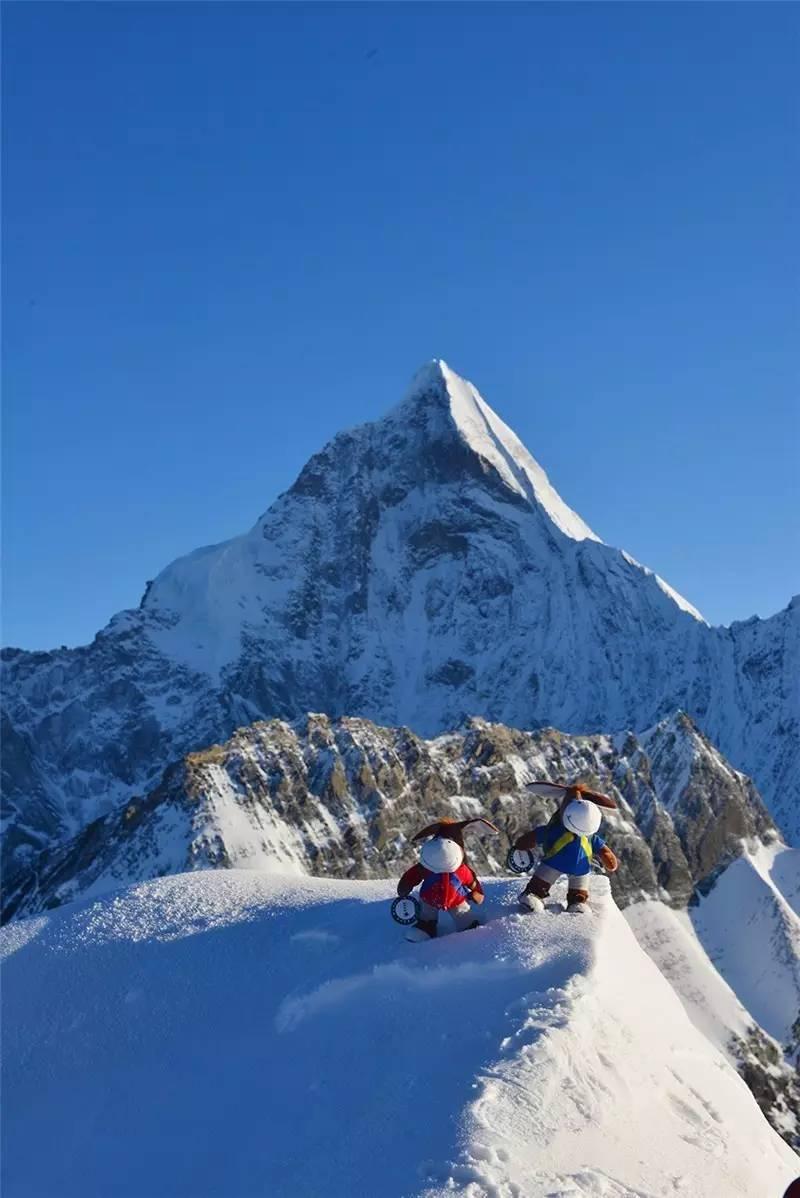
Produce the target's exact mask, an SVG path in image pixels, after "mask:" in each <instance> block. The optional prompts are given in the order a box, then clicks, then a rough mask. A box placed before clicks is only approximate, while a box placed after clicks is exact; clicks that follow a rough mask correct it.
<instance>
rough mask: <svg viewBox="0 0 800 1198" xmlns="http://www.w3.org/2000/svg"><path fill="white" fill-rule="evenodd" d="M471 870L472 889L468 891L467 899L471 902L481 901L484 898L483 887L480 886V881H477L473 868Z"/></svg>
mask: <svg viewBox="0 0 800 1198" xmlns="http://www.w3.org/2000/svg"><path fill="white" fill-rule="evenodd" d="M471 872H472V890H471V891H470V894H469V901H470V902H471V903H482V902H483V900H484V898H485V895H484V893H483V887H482V886H481V884H480V882H479V881H478V875H477V874H476V873H475V870H474V869H473V870H472V871H471Z"/></svg>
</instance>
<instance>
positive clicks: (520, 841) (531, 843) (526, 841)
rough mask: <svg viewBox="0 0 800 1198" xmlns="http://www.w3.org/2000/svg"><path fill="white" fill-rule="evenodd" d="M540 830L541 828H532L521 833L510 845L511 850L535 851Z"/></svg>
mask: <svg viewBox="0 0 800 1198" xmlns="http://www.w3.org/2000/svg"><path fill="white" fill-rule="evenodd" d="M542 830H543V829H542V828H534V829H533V830H532V831H530V832H523V833H522V835H521V836H518V837H517V839H516V840H515V841H514V843H513V844H512V846H511V847H512V849H528V850H530V849H535V848H536V845H537V844H538V843H539V833H540V832H541V831H542Z"/></svg>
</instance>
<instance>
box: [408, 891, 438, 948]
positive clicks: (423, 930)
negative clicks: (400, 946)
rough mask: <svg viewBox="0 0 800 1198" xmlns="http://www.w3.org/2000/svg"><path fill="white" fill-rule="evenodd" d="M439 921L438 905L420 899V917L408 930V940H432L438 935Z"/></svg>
mask: <svg viewBox="0 0 800 1198" xmlns="http://www.w3.org/2000/svg"><path fill="white" fill-rule="evenodd" d="M438 922H439V912H438V911H437V909H436V907H431V905H430V904H429V903H424V902H422V900H420V904H419V919H418V920H417V922H416V923H415V924H413V925H412V926H411V927H410V928H409V929H408V931H407V932H406V940H411V941H417V940H432V939H433V938H434V936H435V935H436V925H437V923H438Z"/></svg>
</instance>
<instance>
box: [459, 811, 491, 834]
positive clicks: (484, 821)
mask: <svg viewBox="0 0 800 1198" xmlns="http://www.w3.org/2000/svg"><path fill="white" fill-rule="evenodd" d="M467 824H486V827H487V828H491V829H492V831H493V832H498V833H499V831H500V829H499V828H496V827H495V825H494V824H493V823H492V822H491V820H488V819H484V818H483V816H482V815H476V816H475V818H474V819H464V820H462V821H461V826H462V828H466V826H467Z"/></svg>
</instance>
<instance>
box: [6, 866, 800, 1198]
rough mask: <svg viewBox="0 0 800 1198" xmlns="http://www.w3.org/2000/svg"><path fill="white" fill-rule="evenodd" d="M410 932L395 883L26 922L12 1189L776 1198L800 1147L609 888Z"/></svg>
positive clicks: (16, 995)
mask: <svg viewBox="0 0 800 1198" xmlns="http://www.w3.org/2000/svg"><path fill="white" fill-rule="evenodd" d="M517 886H518V883H514V884H510V883H505V882H494V883H490V885H489V900H488V904H487V906H488V910H487V917H488V920H489V922H488V923H487V926H485V927H484V928H482V929H480V930H479V931H477V932H471V933H465V934H463V935H448V936H444V937H442V938H441V939H439V940H438V941H436V942H434V943H431V944H426V945H423V946H409V945H406V944H404V943H401V942H399V941H398V937H399V930H398V929H397V928H396V927H395V926H394V925H393V924H391V923H390V921H389V919H388V912H387V903H386V900H387V898H388V896H389V895H390V893H391V887H390V886H389V885H388V884H387V883H385V882H329V881H321V880H311V879H303V880H298V879H291V878H285V879H276V878H273V879H267V878H265V877H264V876H262V875H258V874H254V873H247V872H242V871H227V872H224V873H219V872H212V873H198V874H191V875H183V876H179V877H173V878H168V879H162V880H159V881H155V882H150V883H147V884H144V885H141V886H139V887H136V888H134V889H132V890H128V891H123V892H120V893H118V894H117V895H115V896H113V897H108V898H105V899H103V900H98V901H96V902H94V903H87V904H83V905H80V906H74V907H71V908H64V909H63V910H61V911H59V912H56V913H54V914H52V915H49V916H40V917H37V918H34V919H31V920H27V921H22V922H19V923H16V924H13V925H10V926H9V927H7V928H5V929H4V930H3V931H2V933H0V943H2V951H3V953H4V955H5V961H4V966H3V969H4V973H3V984H4V1024H5V1059H4V1076H3V1083H4V1096H5V1107H6V1109H5V1112H4V1120H3V1128H2V1130H3V1136H4V1145H3V1149H4V1150H3V1154H2V1168H3V1194H4V1198H52V1196H53V1195H56V1194H57V1195H59V1198H72V1196H73V1195H74V1196H75V1198H93V1196H97V1198H100V1196H101V1195H102V1196H103V1198H105V1196H107V1195H110V1194H113V1195H114V1196H115V1198H142V1196H143V1195H147V1198H182V1196H185V1198H256V1196H258V1198H261V1196H264V1198H266V1196H267V1195H269V1198H310V1196H313V1198H317V1196H318V1195H319V1194H320V1193H325V1194H326V1195H329V1196H330V1198H337V1196H339V1195H341V1196H342V1198H345V1196H347V1198H351V1196H352V1195H354V1194H365V1195H372V1194H378V1193H379V1194H381V1195H382V1198H413V1196H418V1198H421V1196H422V1195H426V1196H427V1198H434V1196H437V1198H438V1196H442V1198H443V1196H444V1195H447V1196H448V1198H452V1195H454V1194H460V1195H462V1196H463V1198H544V1196H545V1195H547V1196H548V1198H567V1196H570V1198H579V1196H582V1198H595V1196H596V1198H645V1196H647V1198H655V1196H662V1195H663V1196H665V1198H666V1196H667V1195H669V1196H670V1198H673V1196H674V1195H676V1194H677V1195H685V1196H686V1198H721V1196H723V1195H724V1196H725V1198H735V1196H737V1195H743V1196H745V1195H746V1196H747V1198H772V1196H773V1195H774V1196H775V1198H779V1196H780V1195H781V1194H782V1193H783V1190H784V1188H785V1187H786V1185H787V1184H788V1182H789V1181H790V1180H791V1179H792V1177H793V1176H794V1175H795V1173H796V1171H797V1158H796V1157H795V1156H794V1155H793V1153H792V1152H791V1151H790V1150H789V1149H788V1148H787V1146H786V1145H785V1144H784V1143H783V1142H782V1141H781V1140H780V1138H779V1137H778V1136H777V1135H776V1134H775V1133H774V1132H773V1131H772V1130H771V1129H770V1127H769V1126H768V1124H767V1123H766V1121H765V1120H764V1119H763V1117H762V1115H761V1113H760V1112H759V1110H758V1108H757V1106H756V1104H755V1102H754V1101H753V1099H752V1097H751V1095H750V1093H749V1091H748V1090H747V1088H746V1086H745V1085H744V1083H743V1082H742V1081H741V1080H740V1079H739V1077H738V1076H737V1075H736V1073H735V1071H734V1070H733V1069H732V1068H731V1066H730V1065H729V1064H728V1062H727V1061H726V1059H725V1057H724V1056H723V1055H722V1054H721V1053H720V1052H719V1051H718V1050H717V1049H716V1048H715V1047H713V1046H712V1045H711V1044H710V1043H709V1042H708V1040H706V1039H705V1037H704V1036H703V1035H702V1034H701V1033H700V1032H699V1031H698V1030H697V1029H696V1028H695V1027H694V1026H693V1025H692V1023H691V1022H690V1020H689V1018H688V1017H687V1015H686V1013H685V1012H684V1010H683V1007H682V1006H681V1003H680V1001H679V1000H678V998H677V997H676V995H675V993H674V992H673V991H672V989H671V988H670V986H669V985H668V983H667V982H666V981H665V979H664V978H663V977H662V976H661V974H660V973H659V972H658V970H657V969H656V967H655V966H654V965H653V964H652V962H650V960H649V959H648V958H647V957H646V955H645V954H644V953H643V952H642V951H641V950H640V949H639V948H638V946H637V944H636V941H635V939H634V937H633V935H632V933H631V932H630V930H629V928H628V927H627V925H626V924H625V921H624V919H623V917H622V916H621V915H620V913H619V912H618V911H617V909H616V908H615V906H614V905H613V903H611V901H610V899H609V898H608V895H607V892H606V891H605V890H604V886H605V884H604V883H603V882H602V881H601V882H600V886H599V887H598V888H597V890H596V893H595V895H594V901H595V911H594V913H593V915H592V916H589V917H586V918H584V919H576V918H574V917H570V916H567V915H566V914H560V915H554V914H547V915H545V916H543V917H542V918H540V919H538V920H537V919H535V918H533V917H525V916H521V915H517V914H514V913H513V912H511V911H509V909H508V908H506V907H504V905H503V904H505V903H507V902H508V900H509V899H510V898H511V896H512V895H513V893H514V891H515V890H516V888H517Z"/></svg>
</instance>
